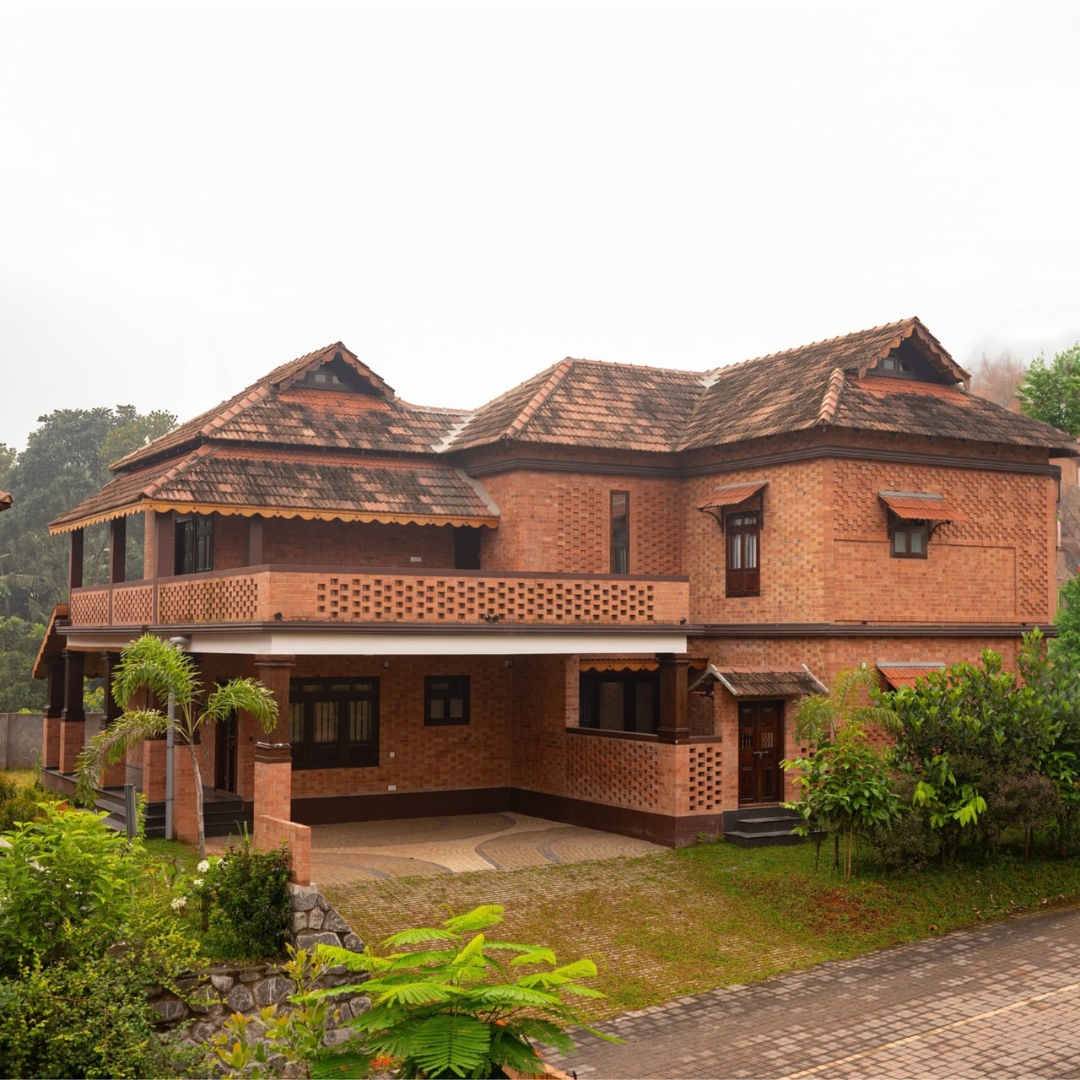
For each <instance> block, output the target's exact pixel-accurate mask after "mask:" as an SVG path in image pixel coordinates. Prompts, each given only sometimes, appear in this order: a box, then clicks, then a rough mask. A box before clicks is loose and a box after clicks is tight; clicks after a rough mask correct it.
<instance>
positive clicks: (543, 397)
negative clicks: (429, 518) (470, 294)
mask: <svg viewBox="0 0 1080 1080" xmlns="http://www.w3.org/2000/svg"><path fill="white" fill-rule="evenodd" d="M895 350H906V353H904V352H902V353H901V355H911V356H913V357H917V358H918V363H919V364H920V365H921V366H922V368H923V371H924V379H925V378H929V379H933V380H936V381H933V382H927V381H916V380H915V379H912V378H895V377H890V376H882V375H874V374H868V372H870V371H871V369H873V368H875V367H876V365H877V364H878V362H879V361H880V360H882V359H884V358H885V357H888V356H889V355H890V354H892V353H893V352H894V351H895ZM968 378H969V376H968V373H967V372H966V371H964V369H963V368H961V367H960V366H959V365H958V364H956V362H955V361H954V360H953V359H952V357H950V356H949V354H948V353H947V352H946V351H945V350H944V349H943V348H942V347H941V345H940V343H939V342H938V341H937V339H936V338H934V336H933V335H932V334H931V333H930V332H929V331H928V330H927V329H926V327H925V326H923V324H922V323H921V322H920V321H919V320H918V319H905V320H902V321H901V322H896V323H889V324H887V325H885V326H878V327H874V328H873V329H871V330H862V331H859V332H858V333H854V334H847V335H845V336H844V337H837V338H831V339H830V340H828V341H820V342H815V343H814V344H812V345H805V346H802V347H800V348H797V349H790V350H788V351H787V352H781V353H773V354H771V355H770V356H762V357H758V358H757V359H754V360H746V361H743V362H742V363H740V364H732V365H730V366H728V367H723V368H717V369H716V370H714V371H711V372H702V373H696V372H690V371H677V370H673V369H664V368H649V367H631V366H627V365H624V364H609V363H602V362H600V361H595V360H574V359H571V358H567V359H566V360H563V361H562V362H561V363H560V364H557V365H555V366H554V367H551V368H548V369H547V370H546V371H542V372H540V374H538V375H536V376H534V377H533V378H531V379H529V380H527V381H526V382H524V383H522V384H521V385H520V386H517V387H515V388H514V389H513V390H510V391H509V392H507V393H505V394H503V395H502V396H500V397H498V398H496V399H495V400H494V401H492V402H489V403H488V404H487V405H485V406H483V407H482V408H480V409H478V410H477V411H476V412H475V413H473V414H472V415H471V416H470V417H468V419H467V420H466V422H465V423H464V424H463V425H462V426H461V428H460V430H458V431H457V432H456V433H455V434H454V435H453V436H452V437H451V438H450V439H449V441H448V443H447V445H446V447H445V448H446V449H451V450H466V449H469V448H473V447H477V446H483V445H485V444H489V443H495V442H500V441H504V440H517V441H520V442H526V443H528V442H540V443H552V444H557V445H563V446H592V447H602V448H611V449H618V450H652V451H678V450H692V449H699V448H705V447H710V446H721V445H725V444H729V443H735V442H741V441H744V440H747V439H754V438H760V437H762V436H768V435H778V434H782V433H785V432H791V431H802V430H806V429H808V428H813V427H817V426H820V425H831V426H834V427H841V428H861V429H865V430H872V431H889V432H896V433H903V434H917V435H934V436H938V437H943V438H957V439H969V440H977V441H981V442H998V443H1006V444H1013V445H1021V446H1037V447H1045V448H1051V449H1053V448H1072V447H1074V446H1075V444H1074V443H1073V441H1072V439H1070V438H1069V437H1068V436H1067V435H1064V434H1062V433H1060V432H1057V431H1055V430H1054V429H1053V428H1051V427H1048V426H1047V425H1046V424H1042V423H1040V422H1038V421H1036V420H1031V419H1028V418H1027V417H1023V416H1018V415H1017V414H1015V413H1011V412H1009V411H1008V410H1007V409H1002V408H1001V407H999V406H997V405H995V404H993V403H992V402H989V401H986V400H984V399H982V398H979V397H975V396H973V395H971V394H968V393H967V392H966V391H965V390H964V389H962V388H961V387H960V386H959V385H957V384H961V383H966V382H967V380H968ZM1066 452H1070V450H1069V449H1066Z"/></svg>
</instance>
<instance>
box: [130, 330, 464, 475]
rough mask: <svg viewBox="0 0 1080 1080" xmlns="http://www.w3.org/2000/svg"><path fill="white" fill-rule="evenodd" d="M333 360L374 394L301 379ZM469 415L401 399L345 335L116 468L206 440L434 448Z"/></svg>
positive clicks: (401, 449) (407, 449) (406, 450)
mask: <svg viewBox="0 0 1080 1080" xmlns="http://www.w3.org/2000/svg"><path fill="white" fill-rule="evenodd" d="M334 359H338V360H340V361H342V362H344V363H346V364H348V365H349V367H351V368H352V369H353V370H354V371H355V372H356V373H357V374H358V375H359V376H360V377H361V378H362V380H363V381H365V382H366V383H367V384H368V385H369V386H370V388H371V390H372V392H371V393H348V392H339V391H332V390H319V389H313V388H305V387H300V386H296V385H295V382H296V380H297V379H299V378H302V377H303V375H304V374H306V373H307V372H308V371H310V370H311V369H313V368H316V367H320V366H322V365H323V364H325V363H327V362H329V361H332V360H334ZM466 415H467V414H466V413H464V412H462V411H459V410H453V409H426V408H421V407H419V406H416V405H409V404H407V403H406V402H403V401H399V400H398V399H397V398H396V397H394V392H393V390H391V389H390V387H389V386H387V385H386V383H385V382H384V381H383V380H382V379H381V378H380V377H379V376H378V375H376V374H375V373H374V372H373V371H371V369H370V368H368V367H367V366H366V365H365V364H363V363H361V361H360V360H358V359H357V357H356V355H355V354H354V353H352V352H350V351H349V350H348V349H347V348H346V347H345V346H344V345H343V344H342V343H341V342H340V341H339V342H336V343H335V344H333V345H327V346H326V348H324V349H319V350H317V351H316V352H313V353H308V355H307V356H301V357H300V358H299V359H297V360H292V361H290V362H289V363H288V364H283V365H282V366H281V367H278V368H275V369H274V370H273V371H271V372H270V374H269V375H266V376H265V377H264V378H262V379H260V380H259V381H258V382H257V383H253V384H252V385H251V386H249V387H247V388H246V389H244V390H241V391H240V393H239V394H236V395H235V396H234V397H231V398H229V400H228V401H225V402H222V403H221V404H220V405H216V406H215V407H214V408H213V409H209V410H208V411H206V412H204V413H201V414H200V415H199V416H196V417H195V418H194V419H192V420H188V421H187V422H186V423H184V424H181V425H180V426H179V427H178V428H175V429H174V430H173V431H170V432H169V433H168V434H167V435H162V436H161V437H160V438H159V439H155V440H154V441H153V442H152V443H149V444H148V445H147V446H143V447H140V448H139V449H138V450H136V451H135V452H134V453H131V454H128V456H127V457H125V458H122V459H121V460H120V461H117V462H115V463H114V464H113V465H111V466H110V468H111V469H113V470H114V471H123V470H127V469H130V468H133V467H134V466H136V465H139V464H141V463H144V462H148V461H152V460H154V459H159V458H161V457H162V456H163V455H165V454H167V453H169V452H174V453H175V452H177V451H179V450H181V449H183V448H187V447H194V446H196V445H198V444H199V443H200V442H202V441H204V440H206V439H230V440H239V441H244V442H255V443H260V442H261V443H275V444H286V445H288V444H295V445H298V446H311V447H315V446H318V447H326V448H330V449H359V450H366V449H376V450H388V451H396V452H402V453H430V452H432V451H433V450H434V449H435V448H436V446H438V445H439V444H440V443H441V442H443V441H445V439H446V438H447V436H448V435H449V434H450V432H451V431H452V430H453V429H454V427H455V426H457V425H459V424H460V423H461V422H462V421H463V420H464V419H465V417H466Z"/></svg>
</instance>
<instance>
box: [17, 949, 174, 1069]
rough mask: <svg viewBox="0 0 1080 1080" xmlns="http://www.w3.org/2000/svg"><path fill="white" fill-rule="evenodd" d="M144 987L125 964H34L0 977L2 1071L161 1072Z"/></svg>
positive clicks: (159, 1048)
mask: <svg viewBox="0 0 1080 1080" xmlns="http://www.w3.org/2000/svg"><path fill="white" fill-rule="evenodd" d="M151 1021H152V1013H151V1010H150V1008H149V1006H148V1005H147V1001H146V992H145V990H144V989H143V988H142V986H141V985H139V983H138V982H137V981H136V980H133V979H132V978H131V973H130V971H129V969H128V968H127V966H126V964H124V963H123V962H120V961H114V960H108V959H104V960H94V961H92V962H87V963H84V964H82V965H78V966H69V965H68V964H56V965H54V966H53V967H48V968H43V967H41V966H34V967H32V968H30V969H28V970H25V971H23V972H22V977H21V978H18V979H5V980H0V1069H2V1070H3V1075H4V1076H11V1077H53V1076H70V1077H108V1076H114V1077H139V1076H161V1075H162V1074H163V1070H162V1069H161V1067H160V1061H161V1058H162V1050H161V1046H160V1044H159V1043H158V1040H157V1038H156V1037H155V1035H154V1031H153V1027H152V1023H151Z"/></svg>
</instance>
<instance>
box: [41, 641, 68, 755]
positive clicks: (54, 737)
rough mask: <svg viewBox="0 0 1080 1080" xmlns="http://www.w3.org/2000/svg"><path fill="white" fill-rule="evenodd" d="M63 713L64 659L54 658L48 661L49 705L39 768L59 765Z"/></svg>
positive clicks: (45, 717) (60, 657) (43, 723)
mask: <svg viewBox="0 0 1080 1080" xmlns="http://www.w3.org/2000/svg"><path fill="white" fill-rule="evenodd" d="M63 712H64V658H63V657H62V656H55V657H53V659H51V660H50V661H49V704H48V705H47V706H46V708H45V715H44V717H43V718H42V732H41V767H42V768H43V769H56V768H59V765H60V717H61V715H62V714H63Z"/></svg>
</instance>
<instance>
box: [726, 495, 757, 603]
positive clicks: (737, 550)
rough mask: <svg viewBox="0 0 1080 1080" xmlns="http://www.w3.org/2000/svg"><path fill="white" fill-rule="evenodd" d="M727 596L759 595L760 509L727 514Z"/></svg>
mask: <svg viewBox="0 0 1080 1080" xmlns="http://www.w3.org/2000/svg"><path fill="white" fill-rule="evenodd" d="M726 532H727V595H728V596H759V595H760V594H761V572H760V570H759V569H758V563H759V555H760V547H761V516H760V514H759V513H758V512H757V511H753V512H749V513H748V512H745V511H744V512H743V513H739V514H728V516H727V529H726Z"/></svg>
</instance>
